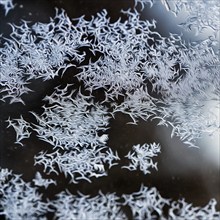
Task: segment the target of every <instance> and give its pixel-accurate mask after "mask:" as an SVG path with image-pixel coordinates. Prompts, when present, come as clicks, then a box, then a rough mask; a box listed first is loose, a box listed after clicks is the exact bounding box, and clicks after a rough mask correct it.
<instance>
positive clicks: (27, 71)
mask: <svg viewBox="0 0 220 220" xmlns="http://www.w3.org/2000/svg"><path fill="white" fill-rule="evenodd" d="M11 27H12V33H11V35H10V37H11V38H10V39H6V41H5V43H4V45H3V47H1V48H0V60H1V62H0V85H1V87H2V89H1V93H0V94H1V96H2V97H1V99H2V100H3V101H5V100H7V99H9V100H10V102H11V103H13V102H23V101H22V99H21V96H22V95H23V94H25V93H28V92H30V89H29V88H28V87H27V84H29V83H30V82H31V80H33V79H38V78H40V79H42V80H49V79H53V78H54V77H55V76H57V75H58V73H59V72H60V73H62V72H63V71H65V70H66V69H67V68H68V67H70V66H73V65H74V64H73V63H72V61H75V62H79V63H80V62H82V61H83V60H84V57H85V54H84V53H81V52H79V51H78V48H79V47H82V46H86V45H87V44H88V41H87V40H84V39H83V37H82V36H83V33H84V31H83V29H82V30H81V29H79V28H78V29H77V28H76V27H75V26H73V25H72V22H71V21H70V19H69V18H68V17H67V16H66V14H65V13H64V11H61V12H58V10H57V12H56V16H55V17H54V18H53V19H51V21H50V23H48V24H44V23H36V24H34V25H32V26H29V24H28V22H25V21H23V24H22V25H21V26H16V25H12V24H11Z"/></svg>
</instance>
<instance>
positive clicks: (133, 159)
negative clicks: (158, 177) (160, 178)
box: [122, 143, 160, 174]
mask: <svg viewBox="0 0 220 220" xmlns="http://www.w3.org/2000/svg"><path fill="white" fill-rule="evenodd" d="M158 153H160V145H159V144H155V143H153V144H144V145H142V146H141V145H140V144H138V145H134V146H133V150H132V151H129V153H128V154H127V155H126V156H125V157H127V158H128V159H129V160H130V163H129V165H127V166H123V167H122V168H126V169H129V170H131V171H136V170H138V169H140V170H141V171H142V172H143V173H144V174H149V173H151V172H150V170H149V169H150V168H153V169H156V170H157V163H156V162H153V157H156V156H158Z"/></svg>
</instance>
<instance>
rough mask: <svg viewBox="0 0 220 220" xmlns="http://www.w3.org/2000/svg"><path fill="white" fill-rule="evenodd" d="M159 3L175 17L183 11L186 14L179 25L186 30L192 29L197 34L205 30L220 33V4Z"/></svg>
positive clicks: (199, 1)
mask: <svg viewBox="0 0 220 220" xmlns="http://www.w3.org/2000/svg"><path fill="white" fill-rule="evenodd" d="M161 2H162V3H163V4H164V5H165V6H166V8H167V9H168V10H169V11H171V12H173V13H174V14H175V15H176V16H178V15H179V14H180V13H181V12H183V11H185V12H186V13H187V16H186V18H185V20H184V21H183V22H182V23H181V24H180V25H181V26H183V27H184V28H186V29H188V30H192V29H193V28H194V29H195V30H196V33H197V34H199V33H201V32H202V31H203V29H205V28H211V29H213V30H214V31H215V32H218V31H220V26H219V25H220V20H219V16H220V11H219V10H220V4H219V2H218V1H217V0H208V1H207V0H196V1H192V0H161Z"/></svg>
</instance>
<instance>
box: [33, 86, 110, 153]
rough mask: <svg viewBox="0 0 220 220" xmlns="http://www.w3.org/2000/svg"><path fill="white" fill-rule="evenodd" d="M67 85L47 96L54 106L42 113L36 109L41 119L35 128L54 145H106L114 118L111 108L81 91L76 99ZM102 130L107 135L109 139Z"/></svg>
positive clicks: (45, 139) (67, 147) (47, 99)
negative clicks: (108, 110)
mask: <svg viewBox="0 0 220 220" xmlns="http://www.w3.org/2000/svg"><path fill="white" fill-rule="evenodd" d="M67 88H68V87H66V88H65V89H60V88H57V89H56V91H55V92H54V93H53V94H52V95H50V96H46V97H45V98H44V100H45V101H46V102H48V103H49V105H50V106H47V107H46V106H44V112H43V114H42V115H41V116H38V115H37V114H36V113H34V112H32V114H33V115H34V116H35V118H36V119H37V122H38V124H36V125H34V128H33V130H35V131H36V132H37V134H38V137H39V138H40V139H41V140H43V141H46V142H48V143H50V144H51V145H52V146H53V147H54V148H57V147H59V148H62V149H63V148H65V149H69V148H75V147H76V146H81V147H83V146H88V145H94V146H96V145H100V144H101V145H102V144H103V142H104V143H105V142H106V140H107V136H106V135H107V134H105V131H106V130H107V128H108V127H107V126H108V123H109V122H108V121H109V119H110V117H109V115H108V112H107V109H106V108H105V107H103V106H101V105H98V104H97V103H94V101H93V100H92V99H91V97H90V96H84V95H82V94H81V92H78V93H77V95H76V97H75V98H73V97H72V93H71V94H68V93H67ZM100 132H102V133H103V134H102V135H105V136H106V138H105V140H104V139H103V137H104V136H102V135H100V134H99V133H100ZM100 138H101V139H100Z"/></svg>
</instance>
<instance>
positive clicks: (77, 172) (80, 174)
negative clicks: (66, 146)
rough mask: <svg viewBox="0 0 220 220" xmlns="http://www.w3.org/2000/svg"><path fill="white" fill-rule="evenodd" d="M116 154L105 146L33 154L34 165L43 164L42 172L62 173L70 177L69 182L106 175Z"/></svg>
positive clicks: (114, 163) (116, 158)
mask: <svg viewBox="0 0 220 220" xmlns="http://www.w3.org/2000/svg"><path fill="white" fill-rule="evenodd" d="M117 160H119V158H118V156H117V154H114V153H113V152H112V150H111V149H110V148H109V149H108V148H107V147H102V148H101V147H100V146H98V147H96V148H95V147H93V148H91V149H88V148H84V149H82V150H80V151H79V150H74V149H72V150H71V151H65V152H62V153H60V152H59V151H58V150H57V151H54V152H53V153H45V152H40V153H39V154H37V155H36V156H35V165H37V164H39V165H43V166H44V172H46V173H48V174H50V173H53V172H54V173H56V174H57V175H58V174H59V172H62V173H64V175H65V176H66V177H69V178H70V182H73V183H78V182H79V180H86V181H88V182H91V178H92V177H96V178H98V177H102V176H106V175H107V171H106V169H107V167H108V169H109V168H111V167H112V166H114V165H116V164H117V162H116V161H117ZM58 171H59V172H58Z"/></svg>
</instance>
